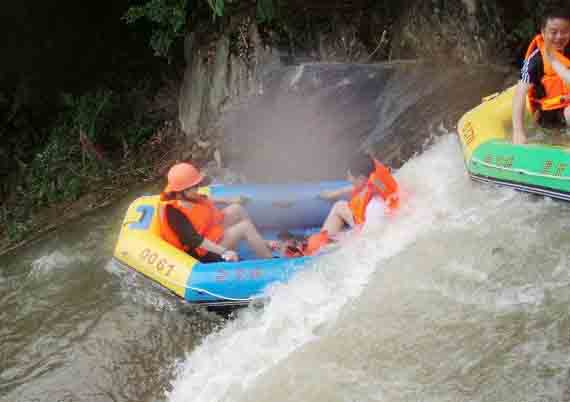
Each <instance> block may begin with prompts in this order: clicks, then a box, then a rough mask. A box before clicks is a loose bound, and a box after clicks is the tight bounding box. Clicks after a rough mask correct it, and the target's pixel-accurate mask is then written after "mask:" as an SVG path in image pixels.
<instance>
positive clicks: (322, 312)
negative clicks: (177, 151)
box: [0, 107, 570, 402]
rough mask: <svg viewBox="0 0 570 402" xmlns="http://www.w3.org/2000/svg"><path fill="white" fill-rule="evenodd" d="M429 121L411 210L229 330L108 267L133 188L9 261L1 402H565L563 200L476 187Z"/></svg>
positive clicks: (4, 275)
mask: <svg viewBox="0 0 570 402" xmlns="http://www.w3.org/2000/svg"><path fill="white" fill-rule="evenodd" d="M422 108H423V107H422ZM422 110H423V109H422ZM419 125H420V126H422V128H421V129H422V130H423V131H424V136H425V138H429V137H430V136H432V135H433V134H437V138H436V139H435V140H432V143H431V145H429V146H428V147H427V148H426V149H425V150H424V151H423V152H421V153H419V154H418V155H416V156H413V157H411V158H409V159H408V160H407V162H405V163H404V164H403V165H402V166H401V168H400V169H398V171H397V172H396V177H397V178H398V180H399V181H400V182H401V185H402V186H403V187H404V188H405V189H406V192H407V194H408V196H407V201H406V203H405V206H404V208H403V211H402V213H401V214H400V215H399V216H398V217H397V218H394V219H391V220H389V221H387V222H383V223H381V224H379V225H378V226H377V227H376V228H375V229H374V230H372V231H371V232H370V233H367V234H365V235H363V236H362V237H361V238H360V239H358V240H356V241H354V242H352V243H349V244H348V245H347V246H346V247H345V248H343V249H342V250H341V251H339V252H337V253H335V254H333V255H330V256H327V257H324V258H322V259H320V260H318V261H317V262H316V263H315V265H314V267H313V268H312V269H310V270H307V271H304V272H302V273H300V274H299V275H297V276H296V277H295V278H293V280H292V281H291V282H289V283H287V284H282V285H278V286H275V287H273V288H271V289H269V290H268V294H269V295H270V296H272V297H271V302H270V303H269V304H268V305H266V306H265V307H264V308H263V309H253V308H252V309H243V310H240V311H239V312H237V313H236V314H235V317H233V318H232V319H229V320H225V319H224V317H220V316H218V315H215V314H213V313H211V312H207V311H203V310H200V309H195V308H191V307H188V306H184V305H182V304H181V303H180V302H179V301H178V300H177V299H175V298H174V297H173V296H170V295H169V294H166V293H164V292H162V291H161V290H160V289H158V288H157V287H155V286H153V285H152V284H150V283H148V282H147V281H145V280H142V279H140V278H138V277H136V276H134V275H132V274H130V273H127V272H124V271H122V270H120V269H119V268H118V267H116V266H115V265H114V264H113V263H112V262H111V261H110V255H111V254H112V250H113V246H114V243H115V240H116V235H117V233H118V228H119V224H120V223H119V221H120V219H121V216H122V214H123V213H124V211H125V208H126V205H127V203H128V202H129V201H130V200H131V199H133V198H134V197H135V196H136V194H133V195H132V196H131V197H129V198H128V199H126V200H125V201H124V202H123V203H121V204H119V205H116V206H113V207H112V208H109V209H107V210H105V211H101V212H98V213H97V214H95V215H92V216H88V217H86V218H83V219H82V220H81V221H79V222H76V223H73V224H70V225H69V226H68V227H66V228H65V230H61V231H59V232H57V233H54V234H51V235H50V236H49V238H47V239H44V240H43V241H41V242H37V243H35V244H34V245H33V247H32V248H30V249H28V250H25V251H21V252H20V253H18V255H15V256H12V257H9V258H4V259H3V261H2V262H1V264H2V265H1V268H0V300H1V303H2V309H1V310H0V323H1V326H0V342H1V343H0V354H1V356H0V400H1V401H2V402H4V401H6V402H8V401H10V402H36V401H37V402H40V401H42V402H43V401H46V402H47V401H50V402H59V401H66V402H67V401H96V402H99V401H101V402H102V401H144V402H159V401H160V402H167V401H168V402H182V401H204V402H212V401H236V402H237V401H268V400H272V401H296V402H298V401H311V402H312V401H323V402H324V401H326V402H331V401H339V402H341V401H342V402H344V401H434V402H436V401H437V402H441V401H450V402H451V401H453V402H455V401H500V402H507V401H509V402H510V401H512V402H546V401H565V400H569V398H570V389H569V385H570V374H569V373H570V371H569V370H570V360H569V358H568V356H569V352H570V315H569V312H568V303H569V301H570V266H569V263H568V254H569V251H570V208H569V205H568V204H563V203H559V202H554V201H552V200H549V199H545V198H537V197H535V196H531V195H525V194H521V193H516V192H513V191H512V190H509V189H502V188H497V187H491V186H483V185H479V184H475V183H472V182H470V181H469V179H468V177H467V176H466V174H465V172H464V168H463V161H462V158H461V152H460V146H459V143H458V140H457V138H456V135H455V133H453V131H452V130H450V131H449V132H446V129H445V128H444V127H442V126H438V125H437V124H431V123H430V124H426V123H425V122H420V123H419Z"/></svg>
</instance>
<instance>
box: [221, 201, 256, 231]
mask: <svg viewBox="0 0 570 402" xmlns="http://www.w3.org/2000/svg"><path fill="white" fill-rule="evenodd" d="M222 213H223V214H224V227H225V228H229V227H231V226H233V225H235V224H237V223H239V222H241V221H246V220H247V221H251V218H250V217H249V215H248V213H247V211H246V210H245V208H244V207H242V206H241V205H239V204H231V205H229V206H227V207H225V208H224V209H223V210H222Z"/></svg>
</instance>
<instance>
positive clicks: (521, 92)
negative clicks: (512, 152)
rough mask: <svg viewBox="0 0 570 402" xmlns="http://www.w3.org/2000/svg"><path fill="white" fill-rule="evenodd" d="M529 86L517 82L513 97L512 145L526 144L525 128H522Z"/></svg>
mask: <svg viewBox="0 0 570 402" xmlns="http://www.w3.org/2000/svg"><path fill="white" fill-rule="evenodd" d="M530 87H531V84H528V83H526V82H523V81H519V83H518V85H517V87H516V89H515V94H514V96H513V116H512V120H513V144H526V140H527V139H526V128H525V126H524V111H525V107H526V94H527V93H528V90H529V89H530Z"/></svg>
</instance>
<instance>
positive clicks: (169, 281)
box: [115, 259, 256, 302]
mask: <svg viewBox="0 0 570 402" xmlns="http://www.w3.org/2000/svg"><path fill="white" fill-rule="evenodd" d="M115 261H117V262H118V263H119V264H121V265H123V266H127V267H128V265H125V264H124V263H122V262H121V261H119V260H117V259H115ZM131 269H132V268H131ZM133 271H134V272H136V273H138V274H141V275H144V276H146V275H145V274H144V273H143V272H141V271H137V270H135V269H133ZM161 277H162V278H161V279H163V280H164V282H166V283H169V284H170V285H172V286H176V287H181V288H184V289H190V290H193V291H194V292H198V293H205V294H207V295H209V296H212V297H216V298H218V299H222V300H230V301H244V302H249V301H252V300H255V299H256V298H255V297H250V298H247V299H237V298H233V297H227V296H222V295H219V294H216V293H214V292H210V291H209V290H206V289H202V288H197V287H194V286H186V285H181V284H179V283H177V282H175V281H172V280H170V278H165V277H164V276H162V275H161ZM158 284H159V285H162V286H164V285H163V284H162V282H160V283H158ZM167 289H170V288H167Z"/></svg>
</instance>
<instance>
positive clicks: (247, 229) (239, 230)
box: [220, 220, 272, 258]
mask: <svg viewBox="0 0 570 402" xmlns="http://www.w3.org/2000/svg"><path fill="white" fill-rule="evenodd" d="M242 239H245V240H246V241H247V242H248V244H249V246H250V247H251V248H252V249H253V251H254V252H255V255H257V256H258V257H260V258H271V257H272V254H271V250H270V248H269V247H268V246H267V242H266V241H265V240H263V238H262V237H261V235H260V234H259V232H258V231H257V229H256V228H255V226H253V223H251V221H250V220H244V221H241V222H239V223H236V224H235V225H233V226H231V227H229V228H227V229H226V230H225V232H224V237H223V239H222V241H221V242H220V244H221V245H222V246H224V247H226V248H229V249H232V250H235V249H236V248H237V245H238V243H239V241H240V240H242Z"/></svg>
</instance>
